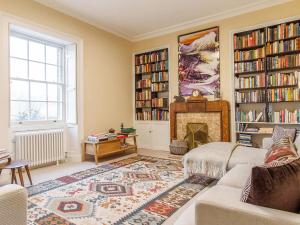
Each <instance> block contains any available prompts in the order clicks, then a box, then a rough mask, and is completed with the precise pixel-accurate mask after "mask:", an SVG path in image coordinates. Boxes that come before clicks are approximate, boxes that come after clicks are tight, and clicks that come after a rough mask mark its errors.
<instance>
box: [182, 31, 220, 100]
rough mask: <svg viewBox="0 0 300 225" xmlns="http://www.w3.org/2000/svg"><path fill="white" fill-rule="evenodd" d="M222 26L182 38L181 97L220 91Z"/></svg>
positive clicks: (211, 93)
mask: <svg viewBox="0 0 300 225" xmlns="http://www.w3.org/2000/svg"><path fill="white" fill-rule="evenodd" d="M219 45H220V44H219V27H213V28H209V29H206V30H202V31H196V32H192V33H188V34H184V35H180V36H178V74H179V95H181V96H191V95H192V93H193V91H195V90H198V91H199V92H200V94H201V95H204V96H207V95H214V94H215V92H217V93H218V92H219V91H220V48H219Z"/></svg>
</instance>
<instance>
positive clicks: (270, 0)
mask: <svg viewBox="0 0 300 225" xmlns="http://www.w3.org/2000/svg"><path fill="white" fill-rule="evenodd" d="M35 1H36V2H37V3H39V4H42V5H44V6H46V7H49V8H52V9H54V10H57V11H59V12H61V13H63V14H66V15H69V16H71V17H74V18H76V19H78V20H80V21H82V22H84V23H87V24H90V25H92V26H94V27H97V28H99V29H101V30H103V31H106V32H108V33H111V34H113V35H116V36H118V37H120V38H123V39H125V40H127V41H131V42H138V41H142V40H146V39H150V38H154V37H159V36H162V35H165V34H169V33H173V32H177V31H180V30H185V29H189V28H192V27H196V26H200V25H204V24H207V23H212V22H215V21H218V20H223V19H227V18H230V17H234V16H238V15H242V14H245V13H249V12H253V11H257V10H260V9H264V8H268V7H272V6H275V5H279V4H283V3H287V2H290V1H292V0H264V1H262V2H259V3H252V4H248V5H245V6H242V7H238V8H235V9H231V10H226V11H224V12H220V13H216V14H213V15H209V16H204V17H199V18H197V19H194V20H190V21H186V22H183V23H180V24H176V25H172V26H168V27H164V28H161V29H157V30H154V31H150V32H147V33H144V34H139V35H130V34H128V33H124V32H120V31H119V30H115V29H112V28H109V27H107V26H103V25H102V24H100V23H98V22H96V21H95V20H92V19H88V18H86V17H84V16H82V15H81V14H79V13H75V12H71V10H67V9H65V8H60V7H58V6H57V5H55V4H49V3H47V2H43V1H41V0H35Z"/></svg>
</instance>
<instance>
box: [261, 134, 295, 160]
mask: <svg viewBox="0 0 300 225" xmlns="http://www.w3.org/2000/svg"><path fill="white" fill-rule="evenodd" d="M296 157H298V153H297V151H296V149H295V146H294V144H293V143H292V141H291V139H290V138H289V137H283V138H281V139H279V140H277V141H276V142H274V143H273V144H272V146H271V148H270V149H269V150H268V152H267V154H266V156H265V163H270V162H272V161H274V160H276V161H286V160H288V159H290V158H296Z"/></svg>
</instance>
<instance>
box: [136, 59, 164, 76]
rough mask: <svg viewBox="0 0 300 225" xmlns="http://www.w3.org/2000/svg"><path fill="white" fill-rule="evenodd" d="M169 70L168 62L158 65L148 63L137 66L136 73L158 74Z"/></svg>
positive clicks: (158, 63)
mask: <svg viewBox="0 0 300 225" xmlns="http://www.w3.org/2000/svg"><path fill="white" fill-rule="evenodd" d="M167 69H168V62H167V61H161V62H157V63H148V64H143V65H138V66H135V73H136V74H141V73H151V72H158V71H162V70H167Z"/></svg>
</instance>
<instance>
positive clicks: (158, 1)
mask: <svg viewBox="0 0 300 225" xmlns="http://www.w3.org/2000/svg"><path fill="white" fill-rule="evenodd" d="M35 1H37V2H39V3H41V4H44V5H47V6H49V7H51V8H54V9H56V10H59V11H61V12H63V13H65V14H68V15H71V16H73V17H76V18H78V19H80V20H82V21H85V22H87V23H90V24H92V25H95V26H97V27H99V28H102V29H104V30H106V31H109V32H111V33H114V34H116V35H119V36H121V37H124V38H126V39H128V40H131V41H136V40H141V39H146V38H149V37H153V36H158V35H161V34H165V33H168V32H173V31H176V30H180V29H184V28H187V27H191V26H195V25H199V24H203V23H204V22H210V21H213V20H216V19H221V18H226V17H230V16H234V15H238V14H242V13H246V12H249V11H253V10H257V9H261V8H265V7H269V6H271V5H275V4H280V3H283V2H287V1H289V0H35Z"/></svg>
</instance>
